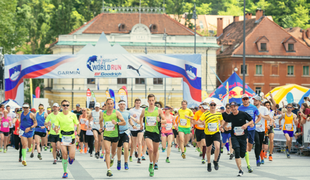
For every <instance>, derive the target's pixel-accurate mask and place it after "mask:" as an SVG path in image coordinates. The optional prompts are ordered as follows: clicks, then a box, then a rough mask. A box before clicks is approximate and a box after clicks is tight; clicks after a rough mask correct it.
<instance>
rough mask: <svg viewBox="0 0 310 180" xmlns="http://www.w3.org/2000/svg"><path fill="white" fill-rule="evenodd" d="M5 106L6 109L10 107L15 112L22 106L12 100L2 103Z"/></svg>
mask: <svg viewBox="0 0 310 180" xmlns="http://www.w3.org/2000/svg"><path fill="white" fill-rule="evenodd" d="M2 104H3V105H4V107H6V106H7V105H9V106H10V107H11V110H12V111H14V110H15V108H20V105H19V104H18V103H17V102H16V101H14V100H12V99H8V100H6V101H3V102H2V103H1V105H2Z"/></svg>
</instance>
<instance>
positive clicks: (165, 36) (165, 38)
mask: <svg viewBox="0 0 310 180" xmlns="http://www.w3.org/2000/svg"><path fill="white" fill-rule="evenodd" d="M163 40H165V54H167V33H166V28H165V33H164V36H163ZM166 89H167V87H166V78H165V89H164V94H165V98H164V101H165V105H164V106H166Z"/></svg>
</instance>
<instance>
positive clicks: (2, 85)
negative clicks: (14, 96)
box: [0, 47, 5, 102]
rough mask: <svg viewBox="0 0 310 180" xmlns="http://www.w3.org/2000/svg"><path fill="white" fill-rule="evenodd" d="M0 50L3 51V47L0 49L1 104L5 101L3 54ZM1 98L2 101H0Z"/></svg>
mask: <svg viewBox="0 0 310 180" xmlns="http://www.w3.org/2000/svg"><path fill="white" fill-rule="evenodd" d="M2 50H3V47H0V63H1V76H2V77H1V79H0V89H2V92H3V94H2V93H1V94H2V96H1V102H2V101H4V100H5V98H4V89H5V88H4V57H3V54H2ZM2 98H3V99H2Z"/></svg>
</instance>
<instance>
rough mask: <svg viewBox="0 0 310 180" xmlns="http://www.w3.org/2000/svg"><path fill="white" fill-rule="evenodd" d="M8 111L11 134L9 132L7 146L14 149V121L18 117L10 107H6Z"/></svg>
mask: <svg viewBox="0 0 310 180" xmlns="http://www.w3.org/2000/svg"><path fill="white" fill-rule="evenodd" d="M6 110H7V111H8V117H9V119H10V122H11V125H10V132H9V136H8V139H7V146H9V145H11V146H12V147H14V138H13V131H14V129H15V128H14V125H15V124H14V123H13V121H14V119H15V117H16V114H15V113H14V112H13V111H11V107H10V105H7V106H6ZM10 141H11V143H10Z"/></svg>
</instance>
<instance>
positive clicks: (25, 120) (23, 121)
mask: <svg viewBox="0 0 310 180" xmlns="http://www.w3.org/2000/svg"><path fill="white" fill-rule="evenodd" d="M32 125H33V120H32V119H31V118H30V112H29V113H28V114H27V115H24V111H23V112H22V114H21V117H20V129H21V130H23V131H25V130H26V128H28V127H30V126H32ZM32 130H33V129H31V130H30V131H32Z"/></svg>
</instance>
